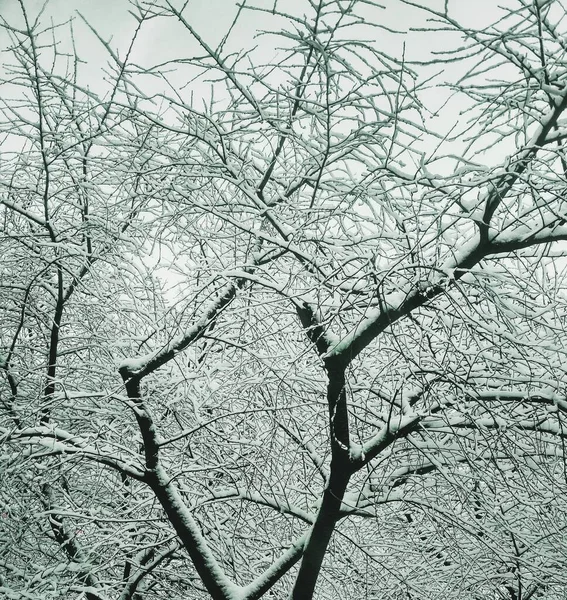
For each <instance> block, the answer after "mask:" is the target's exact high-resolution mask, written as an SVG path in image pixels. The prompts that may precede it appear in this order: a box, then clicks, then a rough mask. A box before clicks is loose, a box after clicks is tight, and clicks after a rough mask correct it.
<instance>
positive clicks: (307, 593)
mask: <svg viewBox="0 0 567 600" xmlns="http://www.w3.org/2000/svg"><path fill="white" fill-rule="evenodd" d="M343 463H345V464H343ZM349 478H350V470H349V465H348V456H347V457H345V458H343V459H339V460H335V459H333V461H332V462H331V475H330V477H329V484H328V485H327V488H326V489H325V492H324V494H323V501H322V502H321V507H320V509H319V513H318V514H317V519H316V520H315V523H314V524H313V527H312V528H311V534H310V536H309V539H308V541H307V544H306V546H305V551H304V553H303V558H302V560H301V566H300V567H299V572H298V574H297V579H296V580H295V585H294V586H293V591H292V594H291V598H292V600H310V599H311V598H313V592H314V591H315V585H316V583H317V578H318V577H319V572H320V571H321V565H322V563H323V558H324V556H325V553H326V552H327V547H328V546H329V542H330V540H331V536H332V534H333V531H334V529H335V525H336V523H337V520H338V519H339V516H340V508H341V503H342V500H343V496H344V494H345V491H346V487H347V485H348V481H349Z"/></svg>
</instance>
